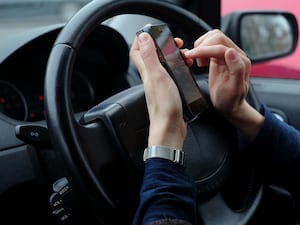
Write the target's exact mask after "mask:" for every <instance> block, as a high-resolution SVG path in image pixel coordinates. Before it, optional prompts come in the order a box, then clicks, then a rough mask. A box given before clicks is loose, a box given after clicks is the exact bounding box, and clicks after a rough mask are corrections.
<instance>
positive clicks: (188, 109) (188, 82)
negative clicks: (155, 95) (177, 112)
mask: <svg viewBox="0 0 300 225" xmlns="http://www.w3.org/2000/svg"><path fill="white" fill-rule="evenodd" d="M142 32H147V33H149V34H150V35H151V37H152V38H153V40H154V43H155V45H156V50H157V55H158V58H159V60H160V62H161V64H162V65H163V67H164V68H165V69H166V71H167V72H168V73H169V75H170V76H171V77H172V79H173V80H174V82H175V84H176V86H177V88H178V90H179V94H180V97H181V101H182V106H183V116H184V119H185V121H191V120H193V119H195V118H196V117H197V116H198V115H199V114H201V113H202V112H204V111H205V110H206V109H207V108H208V104H207V101H206V99H205V97H204V95H203V94H202V92H201V90H200V88H199V86H198V84H197V82H196V80H195V78H194V76H193V74H192V71H191V70H190V68H189V66H188V65H187V64H186V62H185V60H184V58H183V56H182V53H181V51H180V49H179V48H178V47H177V45H176V42H175V40H174V36H173V34H172V32H171V30H170V28H169V27H168V25H167V24H157V25H151V24H147V25H145V26H144V27H143V28H142V29H141V30H139V31H138V32H137V35H139V34H140V33H142Z"/></svg>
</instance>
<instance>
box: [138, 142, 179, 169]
mask: <svg viewBox="0 0 300 225" xmlns="http://www.w3.org/2000/svg"><path fill="white" fill-rule="evenodd" d="M143 158H144V161H146V160H147V159H150V158H162V159H167V160H170V161H172V162H175V163H179V164H180V165H183V161H184V152H183V151H182V150H180V149H172V148H168V147H165V146H156V145H154V146H150V147H148V148H146V149H145V151H144V157H143Z"/></svg>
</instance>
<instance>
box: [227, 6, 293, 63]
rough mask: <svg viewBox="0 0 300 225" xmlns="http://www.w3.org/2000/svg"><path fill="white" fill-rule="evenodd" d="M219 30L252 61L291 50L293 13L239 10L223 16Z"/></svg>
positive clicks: (273, 56) (290, 52)
mask: <svg viewBox="0 0 300 225" xmlns="http://www.w3.org/2000/svg"><path fill="white" fill-rule="evenodd" d="M223 22H224V23H223V24H222V30H223V32H224V33H225V34H227V35H228V36H229V37H230V38H231V39H232V40H233V41H234V42H235V43H237V44H238V45H239V47H241V48H242V49H243V50H244V51H245V52H246V54H247V56H248V57H249V58H250V59H251V61H252V63H256V62H262V61H268V60H271V59H276V58H280V57H283V56H287V55H290V54H292V53H293V52H294V51H295V49H296V47H297V42H298V25H297V20H296V18H295V16H294V15H293V14H291V13H288V12H278V11H276V12H273V11H239V12H234V13H231V14H228V15H227V16H226V18H224V20H223Z"/></svg>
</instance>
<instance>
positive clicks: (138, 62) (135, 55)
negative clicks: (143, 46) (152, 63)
mask: <svg viewBox="0 0 300 225" xmlns="http://www.w3.org/2000/svg"><path fill="white" fill-rule="evenodd" d="M129 55H130V57H131V59H132V60H133V62H134V64H135V66H136V67H137V70H138V71H139V72H140V71H143V70H145V69H144V61H143V59H142V57H141V55H140V49H139V44H138V37H135V39H134V41H133V44H132V46H131V49H130V52H129Z"/></svg>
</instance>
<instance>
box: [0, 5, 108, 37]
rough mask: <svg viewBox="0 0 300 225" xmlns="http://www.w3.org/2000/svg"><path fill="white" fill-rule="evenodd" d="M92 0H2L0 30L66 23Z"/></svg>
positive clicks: (9, 30)
mask: <svg viewBox="0 0 300 225" xmlns="http://www.w3.org/2000/svg"><path fill="white" fill-rule="evenodd" d="M90 1H91V0H48V1H45V0H0V27H1V29H0V30H1V32H3V33H4V32H5V33H4V34H7V32H13V31H20V30H26V29H30V28H35V27H39V26H45V25H51V24H58V23H65V22H66V21H68V20H69V19H70V18H71V17H72V16H73V15H74V14H75V13H76V12H77V11H78V10H79V9H80V8H82V7H83V6H84V5H86V4H87V3H88V2H90ZM103 1H104V0H103Z"/></svg>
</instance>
